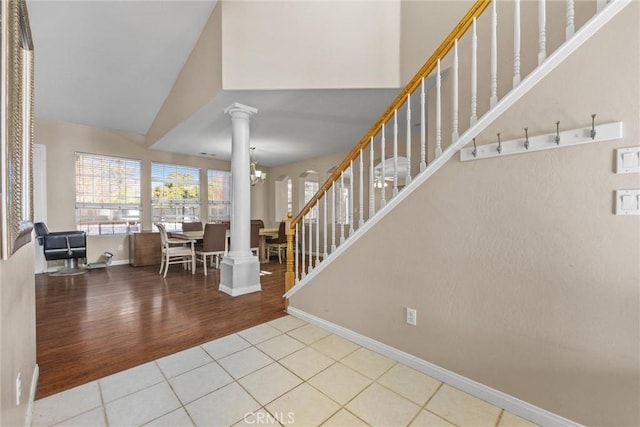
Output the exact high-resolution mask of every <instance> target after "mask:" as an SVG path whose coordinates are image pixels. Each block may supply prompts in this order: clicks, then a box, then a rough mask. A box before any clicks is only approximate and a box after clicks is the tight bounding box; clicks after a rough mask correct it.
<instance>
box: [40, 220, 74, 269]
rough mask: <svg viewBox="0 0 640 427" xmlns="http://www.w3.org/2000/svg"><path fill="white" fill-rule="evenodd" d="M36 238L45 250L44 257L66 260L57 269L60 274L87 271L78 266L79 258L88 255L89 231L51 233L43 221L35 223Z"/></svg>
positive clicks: (52, 259) (48, 259)
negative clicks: (61, 266)
mask: <svg viewBox="0 0 640 427" xmlns="http://www.w3.org/2000/svg"><path fill="white" fill-rule="evenodd" d="M33 228H34V229H35V232H36V238H37V240H38V243H39V244H40V246H42V247H43V250H44V259H46V260H47V261H54V260H58V259H62V260H64V267H63V268H61V269H60V270H58V271H56V272H55V274H58V275H73V274H82V273H86V270H85V269H82V268H78V259H79V258H86V257H87V233H85V232H84V231H58V232H53V233H50V232H49V230H48V229H47V226H46V225H45V224H44V223H43V222H36V223H35V224H34V225H33Z"/></svg>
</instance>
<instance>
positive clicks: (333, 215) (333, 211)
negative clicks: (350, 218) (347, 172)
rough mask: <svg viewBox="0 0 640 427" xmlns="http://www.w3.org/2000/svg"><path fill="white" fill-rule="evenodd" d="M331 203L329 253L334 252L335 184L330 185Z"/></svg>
mask: <svg viewBox="0 0 640 427" xmlns="http://www.w3.org/2000/svg"><path fill="white" fill-rule="evenodd" d="M331 195H332V196H331V201H332V202H333V208H331V218H332V221H331V253H334V252H335V250H336V183H335V181H334V182H333V184H331Z"/></svg>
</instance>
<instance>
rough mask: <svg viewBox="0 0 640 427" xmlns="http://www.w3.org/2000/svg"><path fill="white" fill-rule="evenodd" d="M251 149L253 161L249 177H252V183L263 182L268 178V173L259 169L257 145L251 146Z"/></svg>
mask: <svg viewBox="0 0 640 427" xmlns="http://www.w3.org/2000/svg"><path fill="white" fill-rule="evenodd" d="M250 149H251V163H250V165H249V178H250V179H251V185H256V184H262V183H263V182H264V181H265V180H266V179H267V173H266V172H263V171H261V170H259V169H257V166H258V161H257V160H256V157H255V153H254V151H255V149H256V147H250Z"/></svg>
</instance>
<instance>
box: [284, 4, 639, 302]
mask: <svg viewBox="0 0 640 427" xmlns="http://www.w3.org/2000/svg"><path fill="white" fill-rule="evenodd" d="M631 1H632V0H616V1H614V2H611V3H610V4H609V5H608V6H607V7H606V8H604V9H603V10H602V11H601V12H600V13H598V14H596V15H595V16H593V17H592V18H591V19H590V20H589V21H587V22H586V23H585V24H584V25H583V26H582V27H581V28H580V29H579V30H578V31H577V32H576V33H575V35H574V36H573V37H572V38H571V39H569V40H567V41H566V42H565V43H563V44H562V45H561V46H560V47H559V48H558V49H556V51H555V52H553V54H551V55H550V56H549V57H547V59H546V60H545V61H544V62H543V63H542V64H541V65H539V66H538V67H537V68H536V69H535V70H533V71H532V72H531V73H530V74H529V75H528V76H527V77H525V78H524V79H523V80H522V81H521V82H520V84H519V85H518V86H517V87H515V88H513V89H512V90H511V91H510V92H509V93H507V94H506V95H505V96H504V97H503V98H502V99H501V100H500V101H499V102H498V104H497V105H496V106H495V107H494V108H492V109H491V110H489V111H488V112H487V113H486V114H485V115H484V116H482V117H480V118H479V119H478V121H477V122H476V123H475V124H474V125H473V126H471V127H470V128H469V129H467V130H466V131H465V132H464V133H463V134H462V135H460V139H458V141H456V142H455V143H453V144H451V145H450V146H449V147H447V149H446V150H444V151H443V152H442V154H441V155H440V156H439V157H438V158H437V159H435V160H433V161H432V162H431V163H429V165H428V166H427V168H426V169H425V170H424V171H423V172H420V173H419V174H418V175H417V176H416V177H415V179H413V180H412V181H411V184H410V185H407V186H406V187H405V188H404V189H403V191H401V192H400V193H398V195H397V196H395V197H394V198H392V199H391V200H390V201H388V202H385V203H383V205H384V206H383V207H382V208H380V210H378V212H376V214H375V215H374V216H373V217H371V218H370V219H369V220H367V222H365V223H364V225H363V226H362V227H360V228H358V229H357V230H356V232H355V233H353V236H351V237H350V238H349V239H347V240H345V242H344V243H342V244H341V245H340V246H338V247H337V248H336V250H335V251H332V252H331V254H330V255H329V257H328V258H327V259H326V260H325V261H323V262H321V263H320V265H318V266H316V267H315V268H314V269H313V271H310V272H309V273H308V274H307V275H306V276H305V277H304V278H302V279H300V281H299V282H298V283H297V284H296V285H295V286H294V287H293V288H291V289H289V291H288V292H287V293H285V294H284V297H285V298H291V296H292V295H294V294H295V293H296V292H298V291H299V290H300V289H302V288H304V287H305V286H306V285H307V284H309V283H311V281H312V280H313V279H314V278H315V277H316V276H317V275H318V274H320V272H321V271H322V270H324V269H325V268H326V267H327V266H328V265H329V264H331V263H332V262H333V260H334V259H336V258H337V257H338V256H340V254H342V253H343V252H345V251H346V250H347V249H348V248H349V247H351V245H353V244H354V243H355V242H356V241H357V240H358V239H359V238H360V237H361V236H362V235H364V233H366V232H367V231H368V230H369V229H370V228H372V227H373V226H374V225H375V224H377V222H378V221H380V220H381V219H382V218H384V217H385V216H387V214H388V213H389V212H391V211H392V210H393V209H394V208H395V207H396V206H397V205H399V204H400V203H401V202H402V201H403V200H404V199H406V198H407V197H408V196H409V195H410V194H411V193H413V192H414V190H415V189H417V188H418V187H419V186H420V185H421V184H422V183H424V182H425V181H426V180H428V179H429V178H430V177H431V175H433V174H434V173H436V172H437V171H438V169H440V168H441V167H442V166H443V165H444V164H445V163H447V162H448V161H449V160H450V159H451V158H452V157H453V156H454V155H455V154H456V153H457V152H458V151H459V150H460V149H461V148H462V147H464V146H465V145H467V144H468V143H470V142H471V140H472V139H473V138H475V137H476V136H477V135H478V134H479V133H480V132H481V131H482V130H484V129H485V128H486V127H487V126H489V125H490V124H491V123H492V122H493V121H494V120H495V119H497V118H498V117H499V116H500V115H502V113H504V112H505V111H507V110H508V109H509V107H511V106H512V105H513V104H515V103H516V101H518V100H519V99H520V98H521V97H522V96H523V95H524V94H526V93H527V92H528V91H529V90H530V89H532V88H533V87H535V85H536V84H538V82H540V81H541V80H542V79H543V78H544V77H546V76H547V74H549V73H550V72H551V71H553V70H554V69H555V68H556V67H557V66H558V65H560V64H561V63H562V62H563V60H564V59H565V58H566V57H568V56H569V55H570V54H571V53H572V52H573V51H575V50H576V49H577V48H578V47H580V46H581V45H582V44H583V43H584V42H586V41H587V40H588V39H589V38H590V37H591V36H592V35H594V34H595V33H597V32H598V29H599V28H601V27H602V26H604V25H605V24H606V23H607V22H609V20H611V19H612V18H613V17H614V16H616V15H617V14H618V12H620V11H621V10H622V9H624V8H625V7H626V6H628V5H629V4H630V3H631Z"/></svg>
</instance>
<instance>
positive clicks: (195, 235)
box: [169, 227, 278, 263]
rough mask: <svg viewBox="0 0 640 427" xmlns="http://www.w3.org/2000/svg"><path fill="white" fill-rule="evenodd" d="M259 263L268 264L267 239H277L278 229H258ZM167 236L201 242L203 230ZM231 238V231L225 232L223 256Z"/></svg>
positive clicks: (172, 233)
mask: <svg viewBox="0 0 640 427" xmlns="http://www.w3.org/2000/svg"><path fill="white" fill-rule="evenodd" d="M259 234H260V262H263V263H264V262H269V257H268V256H267V239H269V238H274V239H275V238H277V237H278V228H266V227H265V228H261V229H260V233H259ZM169 235H170V236H171V237H176V238H179V239H185V240H195V241H198V240H202V239H203V238H204V230H198V231H170V232H169ZM230 238H231V230H227V233H226V242H225V249H224V252H225V254H226V253H227V252H229V241H230Z"/></svg>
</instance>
